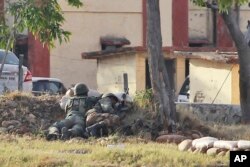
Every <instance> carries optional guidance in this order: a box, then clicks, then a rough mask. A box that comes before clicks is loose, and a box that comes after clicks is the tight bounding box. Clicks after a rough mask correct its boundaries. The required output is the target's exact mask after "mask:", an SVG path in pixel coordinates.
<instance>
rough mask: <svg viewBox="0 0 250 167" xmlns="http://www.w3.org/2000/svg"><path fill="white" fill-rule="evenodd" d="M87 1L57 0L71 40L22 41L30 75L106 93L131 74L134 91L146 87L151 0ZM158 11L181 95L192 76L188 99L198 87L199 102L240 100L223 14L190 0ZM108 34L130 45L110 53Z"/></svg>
mask: <svg viewBox="0 0 250 167" xmlns="http://www.w3.org/2000/svg"><path fill="white" fill-rule="evenodd" d="M83 2H84V6H83V7H81V8H79V9H76V8H72V7H69V6H68V5H67V3H66V1H60V5H61V7H62V10H63V12H64V17H65V24H64V25H63V28H64V29H66V30H68V31H70V32H71V33H72V36H71V37H70V42H69V43H63V44H62V45H59V44H58V43H56V47H55V48H53V49H51V50H50V51H49V50H48V49H47V48H44V47H43V46H42V45H41V44H40V43H39V41H38V40H36V39H35V38H34V37H33V36H32V35H31V34H29V33H28V34H27V38H26V39H25V40H20V42H19V45H20V48H26V50H24V51H25V54H26V55H27V56H26V57H27V64H28V65H29V67H30V69H31V71H32V73H33V75H35V76H51V77H58V78H60V79H62V80H63V82H64V83H65V84H66V86H70V84H73V83H76V82H85V83H86V84H87V85H89V86H90V87H91V88H93V89H98V90H99V91H100V92H108V91H121V90H123V83H124V81H123V75H124V74H125V73H126V74H127V75H128V82H129V88H130V93H131V94H134V93H135V92H136V91H139V90H144V89H146V88H149V87H150V79H149V72H148V66H147V52H146V23H147V17H146V12H147V11H146V0H126V1H124V0H115V1H113V0H102V1H98V0H85V1H83ZM1 4H3V0H0V7H1ZM160 9H161V30H162V40H163V41H162V43H163V53H164V57H165V58H166V61H165V64H166V67H167V69H168V73H169V75H170V79H171V84H172V86H173V88H174V90H175V92H176V94H178V92H179V90H180V88H181V86H182V83H183V81H184V80H185V78H186V77H187V76H188V75H190V80H191V81H190V92H191V94H190V101H191V102H194V101H195V97H197V92H198V95H199V92H203V93H200V97H203V96H205V97H206V98H203V101H202V102H206V103H212V102H213V103H233V104H239V90H238V64H237V61H233V62H231V61H224V60H227V59H229V60H231V58H225V57H224V55H225V54H226V55H227V56H229V57H232V59H234V57H235V56H236V57H237V53H235V51H236V49H235V46H234V44H233V41H232V39H231V37H230V34H229V33H228V30H227V28H226V27H225V25H224V22H223V20H222V18H221V17H220V16H219V14H218V13H217V12H216V11H213V10H211V9H207V8H201V7H197V6H195V5H194V4H192V3H191V2H190V1H188V0H161V1H160ZM249 14H250V12H249V8H248V6H242V7H241V10H240V18H239V23H240V26H241V28H242V31H243V32H244V31H245V30H246V28H245V27H246V24H247V22H246V21H247V18H249ZM103 37H106V38H108V37H112V38H115V39H116V38H126V39H127V40H129V41H130V45H127V46H123V47H121V48H118V49H116V50H113V51H111V52H106V51H105V49H104V47H103V45H102V42H101V38H103ZM23 46H26V47H23ZM216 56H218V57H222V59H224V60H223V61H221V60H218V59H217V58H214V57H216ZM232 66H233V67H232ZM229 72H230V74H229V75H228V73H229ZM208 74H209V75H208ZM225 78H227V80H226V81H225V83H224V80H225ZM210 81H213V83H211V82H210ZM201 83H206V84H201ZM222 83H223V84H222ZM221 85H223V86H222V87H221ZM203 86H204V87H203ZM218 92H219V94H218V95H217V93H218ZM220 93H221V94H220ZM204 94H205V95H204ZM215 96H216V99H215V100H214V98H213V97H215ZM201 99H202V98H201Z"/></svg>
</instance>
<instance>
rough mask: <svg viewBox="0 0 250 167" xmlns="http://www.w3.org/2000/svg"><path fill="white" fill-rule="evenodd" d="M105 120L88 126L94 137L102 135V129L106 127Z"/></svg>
mask: <svg viewBox="0 0 250 167" xmlns="http://www.w3.org/2000/svg"><path fill="white" fill-rule="evenodd" d="M105 127H106V126H105V124H104V122H103V121H102V122H99V123H96V124H94V125H91V126H89V127H87V128H86V131H87V133H88V134H89V135H90V136H93V137H96V138H97V137H101V136H102V130H103V129H104V128H105Z"/></svg>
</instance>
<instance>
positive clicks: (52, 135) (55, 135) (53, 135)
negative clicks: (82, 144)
mask: <svg viewBox="0 0 250 167" xmlns="http://www.w3.org/2000/svg"><path fill="white" fill-rule="evenodd" d="M57 139H59V131H58V129H57V128H56V127H50V128H49V132H48V134H47V136H46V140H48V141H52V140H57Z"/></svg>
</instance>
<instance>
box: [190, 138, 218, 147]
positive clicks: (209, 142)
mask: <svg viewBox="0 0 250 167" xmlns="http://www.w3.org/2000/svg"><path fill="white" fill-rule="evenodd" d="M217 140H218V139H217V138H214V137H209V136H208V137H202V138H199V139H195V140H193V142H192V146H193V147H195V148H198V149H204V148H206V149H208V148H211V147H213V144H214V142H215V141H217Z"/></svg>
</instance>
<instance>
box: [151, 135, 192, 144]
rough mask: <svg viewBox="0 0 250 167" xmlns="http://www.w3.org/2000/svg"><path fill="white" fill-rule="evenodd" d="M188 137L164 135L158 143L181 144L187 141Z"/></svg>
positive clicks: (158, 139)
mask: <svg viewBox="0 0 250 167" xmlns="http://www.w3.org/2000/svg"><path fill="white" fill-rule="evenodd" d="M186 139H187V137H185V136H182V135H174V134H172V135H162V136H159V137H157V138H156V142H159V143H175V144H179V143H180V142H182V141H183V140H186Z"/></svg>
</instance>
